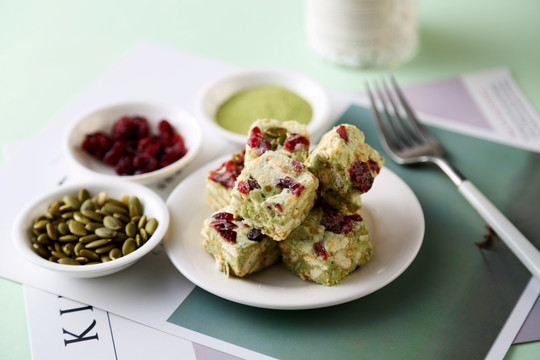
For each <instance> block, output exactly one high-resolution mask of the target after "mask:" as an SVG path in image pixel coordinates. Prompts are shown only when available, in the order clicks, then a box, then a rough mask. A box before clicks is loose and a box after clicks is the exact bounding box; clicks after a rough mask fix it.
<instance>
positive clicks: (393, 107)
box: [366, 76, 438, 155]
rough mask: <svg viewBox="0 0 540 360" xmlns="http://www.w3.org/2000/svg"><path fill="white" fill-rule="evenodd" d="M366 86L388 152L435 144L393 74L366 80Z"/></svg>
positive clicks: (398, 151) (394, 152)
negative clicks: (369, 82)
mask: <svg viewBox="0 0 540 360" xmlns="http://www.w3.org/2000/svg"><path fill="white" fill-rule="evenodd" d="M366 90H367V93H368V95H369V99H370V101H371V110H372V112H373V116H374V118H375V120H376V125H377V129H378V131H379V135H380V138H381V141H382V143H383V145H384V146H385V148H386V150H387V151H388V152H390V153H393V154H394V155H396V153H400V152H409V151H410V150H413V149H415V150H416V149H418V147H424V146H438V142H437V141H436V140H435V138H433V136H432V135H431V134H430V133H429V132H428V130H427V129H426V128H425V127H424V126H423V125H422V124H421V123H420V122H419V121H418V118H417V117H416V114H415V113H414V111H413V109H412V107H411V106H410V105H409V103H408V101H407V100H406V98H405V96H404V95H403V92H402V91H401V89H400V87H399V85H398V84H397V82H396V80H395V78H394V77H393V76H389V79H384V78H383V79H380V80H379V81H374V82H373V83H372V85H371V86H370V85H369V84H368V83H366ZM418 150H419V149H418Z"/></svg>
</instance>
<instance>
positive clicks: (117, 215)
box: [113, 213, 131, 224]
mask: <svg viewBox="0 0 540 360" xmlns="http://www.w3.org/2000/svg"><path fill="white" fill-rule="evenodd" d="M113 216H114V218H115V219H118V220H120V221H122V222H123V223H125V224H127V223H128V222H130V221H131V218H130V217H129V216H127V215H126V214H120V213H114V214H113Z"/></svg>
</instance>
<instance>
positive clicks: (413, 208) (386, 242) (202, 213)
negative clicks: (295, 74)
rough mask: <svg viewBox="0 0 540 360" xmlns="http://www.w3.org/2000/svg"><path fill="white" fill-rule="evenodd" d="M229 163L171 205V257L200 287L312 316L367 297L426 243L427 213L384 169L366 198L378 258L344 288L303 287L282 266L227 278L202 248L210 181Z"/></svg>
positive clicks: (181, 189) (192, 183) (195, 177)
mask: <svg viewBox="0 0 540 360" xmlns="http://www.w3.org/2000/svg"><path fill="white" fill-rule="evenodd" d="M228 158H230V156H227V157H224V158H221V159H218V160H216V161H212V162H210V163H209V164H207V165H205V166H203V167H201V168H200V169H199V170H197V171H196V172H194V173H193V174H192V175H190V176H189V177H188V178H186V179H185V180H184V181H182V182H181V183H180V184H179V185H178V186H177V187H176V188H175V189H174V191H173V192H172V193H171V195H170V196H169V198H168V199H167V206H168V208H169V213H170V216H171V224H170V228H169V232H168V233H167V235H166V237H165V239H164V245H165V249H166V252H167V255H168V256H169V258H170V259H171V261H172V262H173V264H174V265H175V266H176V267H177V268H178V270H180V272H181V273H182V274H183V275H184V276H185V277H186V278H188V279H189V280H190V281H191V282H193V283H194V284H195V285H197V286H199V287H201V288H203V289H205V290H206V291H209V292H211V293H213V294H215V295H217V296H220V297H222V298H225V299H228V300H231V301H234V302H237V303H241V304H245V305H251V306H256V307H261V308H269V309H312V308H320V307H325V306H331V305H336V304H341V303H345V302H348V301H351V300H355V299H358V298H361V297H363V296H365V295H368V294H370V293H372V292H374V291H376V290H378V289H380V288H382V287H383V286H385V285H387V284H388V283H390V282H391V281H392V280H394V279H395V278H397V277H398V276H399V275H400V274H401V273H402V272H403V271H404V270H405V269H406V268H407V267H408V266H409V265H410V264H411V262H412V261H413V259H414V258H415V257H416V254H417V253H418V251H419V249H420V246H421V244H422V240H423V237H424V214H423V212H422V208H421V206H420V203H419V202H418V199H417V198H416V196H415V195H414V193H413V192H412V190H411V189H410V188H409V187H408V185H407V184H406V183H405V182H404V181H403V180H401V178H399V177H398V176H397V175H396V174H395V173H393V172H392V171H391V170H389V169H387V168H383V169H382V170H381V172H380V174H379V175H378V176H377V178H376V180H375V182H374V185H373V187H372V188H371V190H370V191H369V193H367V194H365V195H363V198H362V199H363V208H362V211H361V214H362V217H363V218H364V220H365V221H366V224H367V227H368V230H369V233H370V236H371V241H372V244H373V256H372V258H371V260H370V261H369V262H368V263H367V264H366V265H364V266H362V267H360V268H358V269H357V270H355V271H354V272H353V273H352V274H350V275H349V276H348V277H346V278H345V279H343V280H342V281H341V282H340V283H339V284H338V285H336V286H331V287H327V286H324V285H319V284H316V283H313V282H310V281H304V280H302V279H301V278H299V277H298V276H296V275H294V274H292V273H290V272H289V271H288V270H287V269H286V268H285V266H284V265H283V264H279V263H278V264H275V265H273V266H271V267H270V268H267V269H264V270H262V271H261V272H259V273H255V274H252V275H249V276H247V277H244V278H236V277H230V278H227V277H226V275H225V274H224V273H222V272H219V271H218V270H217V268H216V265H215V262H214V258H213V257H212V255H210V254H209V253H207V252H206V251H205V249H204V247H203V245H202V238H201V235H200V231H201V229H202V223H203V220H204V219H205V218H207V217H208V216H210V215H211V214H212V210H211V208H210V206H209V205H208V204H207V202H206V193H205V178H206V176H207V174H208V171H209V170H211V169H213V168H216V167H218V166H219V165H220V164H221V163H222V162H223V161H225V160H227V159H228Z"/></svg>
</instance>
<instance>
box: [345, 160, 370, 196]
mask: <svg viewBox="0 0 540 360" xmlns="http://www.w3.org/2000/svg"><path fill="white" fill-rule="evenodd" d="M348 171H349V175H350V177H351V181H352V182H353V184H354V186H355V187H358V188H360V190H362V191H363V192H367V191H368V190H369V189H371V186H372V185H373V180H374V179H373V176H372V175H371V171H370V170H369V165H368V163H366V162H361V161H360V160H355V161H354V162H353V164H352V165H351V167H350V168H349V170H348Z"/></svg>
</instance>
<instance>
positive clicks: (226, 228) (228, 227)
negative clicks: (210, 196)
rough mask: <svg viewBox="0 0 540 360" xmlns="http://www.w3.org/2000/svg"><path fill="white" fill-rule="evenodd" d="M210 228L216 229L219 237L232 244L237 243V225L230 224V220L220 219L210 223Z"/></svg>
mask: <svg viewBox="0 0 540 360" xmlns="http://www.w3.org/2000/svg"><path fill="white" fill-rule="evenodd" d="M209 226H210V227H212V228H213V229H215V230H216V232H217V233H218V234H219V236H221V237H222V238H224V239H225V240H227V241H229V242H231V243H236V232H235V231H233V230H234V229H236V228H237V226H236V224H234V223H232V222H230V221H229V220H225V219H219V220H215V221H212V222H210V224H209Z"/></svg>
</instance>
